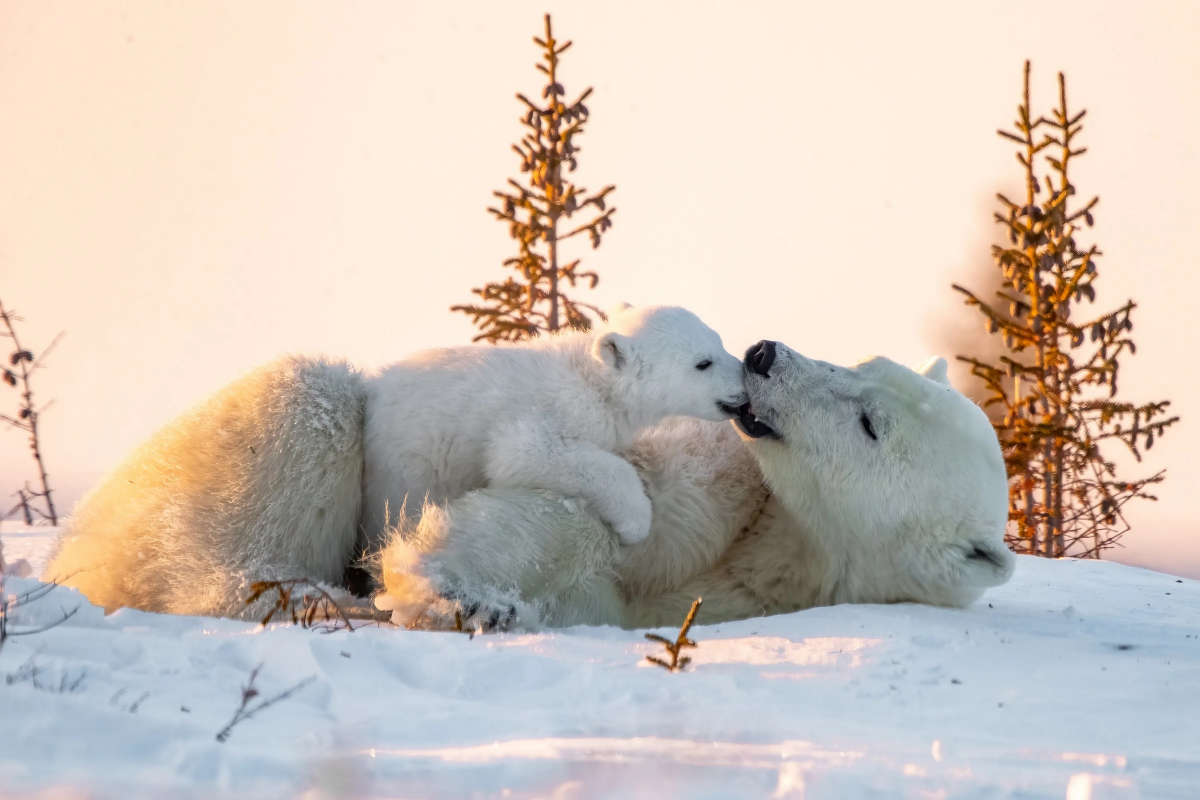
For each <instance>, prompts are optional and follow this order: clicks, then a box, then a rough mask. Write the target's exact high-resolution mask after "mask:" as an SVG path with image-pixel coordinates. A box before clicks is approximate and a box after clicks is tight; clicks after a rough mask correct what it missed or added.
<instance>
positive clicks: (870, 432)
mask: <svg viewBox="0 0 1200 800" xmlns="http://www.w3.org/2000/svg"><path fill="white" fill-rule="evenodd" d="M858 421H859V422H861V423H862V426H863V430H864V431H866V432H867V436H870V437H871V438H872V439H874V440H876V441H878V440H879V437H878V436H876V435H875V428H874V426H872V425H871V418H870V417H868V416H867V412H865V411H864V412H862V415H861V416H860V417H859V418H858Z"/></svg>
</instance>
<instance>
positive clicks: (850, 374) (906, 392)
mask: <svg viewBox="0 0 1200 800" xmlns="http://www.w3.org/2000/svg"><path fill="white" fill-rule="evenodd" d="M744 364H745V373H746V388H747V391H748V393H749V398H750V404H749V406H748V407H747V408H745V409H744V410H743V413H742V414H741V415H740V417H739V419H738V421H737V422H736V426H737V428H738V430H739V432H740V433H741V434H742V437H743V438H744V439H745V440H746V441H747V443H748V446H749V447H750V448H751V450H752V452H753V453H754V455H755V457H756V458H757V460H758V462H759V464H760V465H761V466H762V469H763V472H764V474H765V476H766V478H767V481H768V482H769V484H770V485H771V487H772V489H773V490H774V492H775V494H776V496H777V497H778V498H779V500H780V502H782V503H783V504H784V506H785V507H786V508H787V509H788V511H789V512H790V513H791V514H792V515H793V516H795V518H796V519H797V520H798V521H801V522H803V523H804V524H805V525H806V527H807V528H808V529H809V530H810V531H814V532H816V533H817V534H818V535H820V536H821V537H822V539H824V540H825V541H826V544H828V545H829V547H830V549H831V552H834V553H836V554H838V557H840V558H842V559H846V560H854V561H857V562H862V561H869V562H874V563H872V564H871V565H870V568H869V569H865V570H853V571H852V572H853V573H854V574H859V575H878V576H879V577H880V578H881V579H882V578H884V577H885V575H886V577H887V579H886V580H880V584H879V585H880V586H881V587H888V588H887V589H886V590H881V591H882V592H885V596H879V597H871V595H870V591H869V588H866V589H865V596H866V597H869V598H870V599H872V600H874V601H876V602H895V601H906V600H907V601H917V602H926V603H933V604H937V605H949V606H963V605H967V604H968V603H970V602H972V601H974V600H975V599H977V598H978V597H979V596H980V595H981V594H982V593H983V591H984V590H985V589H987V588H989V587H992V586H997V585H999V584H1002V583H1004V582H1005V581H1007V580H1008V579H1009V577H1010V576H1011V575H1012V571H1013V566H1014V563H1015V558H1014V557H1013V555H1012V553H1011V552H1010V551H1009V550H1008V548H1007V547H1006V546H1005V544H1004V529H1005V525H1006V523H1007V520H1008V478H1007V474H1006V472H1005V467H1004V459H1003V456H1002V455H1001V452H1000V445H999V442H998V441H997V439H996V434H995V432H994V430H993V429H992V426H991V423H990V422H989V421H988V418H987V416H986V415H985V414H984V413H983V411H982V410H981V409H980V408H979V407H978V406H977V405H975V403H973V402H972V401H970V400H969V399H967V398H966V397H965V396H963V395H962V394H961V393H959V392H958V391H956V390H955V389H954V388H952V387H951V386H950V384H949V381H948V380H947V377H946V362H945V360H944V359H940V358H938V359H933V360H931V361H930V362H928V363H927V364H926V365H925V366H924V367H923V368H921V370H920V371H914V370H911V369H908V368H907V367H903V366H901V365H899V364H896V363H895V362H893V361H889V360H888V359H886V358H872V359H870V360H867V361H864V362H862V363H861V364H859V365H857V366H856V367H853V368H845V367H839V366H835V365H833V364H827V363H825V362H822V361H814V360H811V359H808V358H805V357H804V356H802V355H800V354H799V353H796V352H794V351H793V350H791V349H789V348H788V347H786V346H784V345H783V344H780V343H778V342H769V341H762V342H759V343H758V344H757V345H754V346H753V347H751V348H750V350H749V351H747V353H746V358H745V362H744ZM855 588H856V590H857V591H858V596H860V597H861V596H864V587H855Z"/></svg>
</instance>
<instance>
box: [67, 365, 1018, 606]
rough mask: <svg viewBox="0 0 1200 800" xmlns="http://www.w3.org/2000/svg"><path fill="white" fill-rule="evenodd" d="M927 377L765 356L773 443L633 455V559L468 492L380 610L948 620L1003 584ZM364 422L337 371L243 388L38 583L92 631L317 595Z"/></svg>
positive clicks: (975, 414) (765, 415)
mask: <svg viewBox="0 0 1200 800" xmlns="http://www.w3.org/2000/svg"><path fill="white" fill-rule="evenodd" d="M943 365H944V362H943V364H939V362H937V361H935V362H933V363H932V364H931V365H929V367H927V369H926V372H927V374H928V376H929V377H928V378H926V377H922V376H920V375H918V374H917V373H914V372H912V371H910V370H907V369H905V368H903V367H900V366H898V365H896V364H893V363H891V362H889V361H887V360H886V359H875V360H872V361H869V362H866V363H864V364H862V365H859V366H858V367H855V368H853V369H844V368H841V367H835V366H832V365H829V364H822V363H820V362H816V361H810V360H808V359H805V358H803V357H802V356H800V355H799V354H796V353H793V352H791V351H790V350H788V349H787V348H785V347H783V346H782V345H780V346H778V347H777V354H776V359H775V364H774V365H772V367H771V370H770V373H769V377H767V378H762V377H760V376H756V375H750V376H749V379H748V383H747V388H748V391H749V396H750V400H751V402H752V404H753V407H754V409H755V411H756V412H757V413H758V415H759V418H760V419H762V420H764V421H766V422H767V423H769V424H770V425H772V426H773V427H774V428H775V430H776V431H777V432H778V433H779V435H780V437H781V438H780V439H777V440H776V439H755V440H749V441H747V442H745V443H743V441H741V439H739V435H738V433H737V432H736V431H735V429H734V428H733V427H732V426H730V425H728V424H717V423H709V422H701V421H697V420H667V421H666V422H664V423H663V424H662V425H660V426H658V427H656V428H653V429H651V430H649V431H647V432H646V433H645V434H643V435H642V436H641V437H640V438H639V439H638V440H637V441H636V442H635V443H634V445H633V447H632V448H631V451H630V452H629V454H628V458H629V461H630V463H631V464H633V465H634V466H635V468H636V470H637V474H638V475H639V476H640V480H641V481H644V484H645V487H646V492H647V493H648V496H649V497H650V499H651V501H652V506H653V524H652V526H653V533H652V535H651V536H650V537H649V538H648V539H646V540H645V541H643V542H641V543H640V544H638V545H634V546H627V547H619V546H617V544H616V540H615V538H614V537H613V536H612V535H611V533H610V532H609V531H608V529H607V528H606V527H605V526H604V525H603V523H602V522H601V521H600V519H599V517H598V516H597V515H596V514H595V513H593V511H592V510H591V509H590V508H589V507H588V505H587V504H586V503H585V502H584V501H581V500H578V499H572V498H570V497H564V496H562V495H561V494H559V493H555V492H550V491H545V490H528V489H488V490H483V491H474V492H469V493H467V494H466V495H465V496H463V497H462V498H460V499H459V500H457V501H454V502H452V503H449V505H447V506H445V507H431V510H430V512H429V513H427V514H426V515H424V516H423V517H422V518H421V519H420V521H419V524H412V523H406V525H407V527H409V528H415V529H414V530H410V531H409V532H408V533H407V534H406V535H405V536H400V537H398V538H397V539H396V540H395V541H394V542H393V544H392V545H391V546H390V547H388V548H387V549H386V550H385V551H384V552H383V553H382V554H381V557H380V558H379V559H378V563H379V565H380V567H381V569H380V573H381V574H382V576H383V579H384V581H385V584H386V589H387V591H386V593H385V594H384V595H383V596H382V597H381V598H380V599H379V602H380V605H381V606H385V607H388V608H392V609H393V612H394V613H395V614H396V615H397V617H398V618H400V619H401V620H402V621H413V620H416V621H418V624H429V625H431V626H433V627H438V626H444V625H446V624H452V623H453V620H454V611H456V610H457V611H461V610H463V604H462V598H474V601H477V602H478V603H479V604H480V605H481V608H486V609H490V611H489V614H488V616H484V615H483V611H479V612H477V615H478V617H480V618H481V619H482V620H483V621H484V622H486V621H488V619H489V618H490V616H491V615H492V614H495V613H496V612H497V610H499V612H501V613H506V612H505V609H506V608H511V609H516V612H517V613H518V615H520V616H522V617H523V618H524V619H525V620H526V621H528V622H536V621H538V620H540V621H542V622H544V623H546V624H551V625H559V624H577V623H594V624H600V623H607V624H624V625H637V626H640V625H651V624H653V625H658V624H678V622H679V620H680V619H682V616H683V614H684V612H685V611H686V608H687V606H688V605H689V604H690V603H691V601H692V600H693V599H694V598H695V597H696V596H697V595H703V596H704V598H705V605H704V611H702V614H703V619H705V620H707V621H716V620H720V619H731V618H735V617H746V616H752V615H757V614H766V613H776V612H781V611H789V610H794V609H799V608H806V607H809V606H813V605H821V604H827V603H836V602H896V601H917V602H926V603H937V604H944V605H963V604H966V603H969V602H971V601H972V600H973V599H975V598H977V597H978V596H979V595H980V594H981V593H982V592H983V591H984V589H986V588H987V587H989V586H994V585H997V584H1000V583H1003V582H1004V581H1005V580H1007V578H1008V576H1009V575H1010V573H1011V570H1012V564H1013V558H1012V556H1011V555H1010V554H1009V553H1008V551H1007V550H1006V549H1005V547H1004V544H1003V539H1002V536H1003V529H1004V523H1005V516H1006V505H1007V501H1006V497H1007V493H1006V481H1005V477H1004V466H1003V462H1002V459H1001V456H1000V451H999V446H998V444H997V442H996V440H995V435H994V434H993V433H992V431H991V428H990V426H989V425H988V422H987V420H986V418H985V417H984V415H983V413H982V412H981V411H980V410H979V409H978V408H976V407H975V406H974V405H973V404H971V403H970V402H969V401H967V400H966V398H964V397H963V396H962V395H960V394H958V393H957V392H955V391H953V390H952V389H950V388H949V386H948V385H946V383H945V376H944V366H943ZM368 402H369V401H368V399H367V390H366V387H365V385H364V382H363V379H362V378H361V376H359V375H358V373H356V372H354V371H353V370H351V369H350V368H349V367H347V366H346V365H345V364H341V363H331V362H326V361H320V360H313V359H304V358H288V359H283V360H281V361H279V362H277V363H275V364H273V365H270V366H269V367H264V368H262V369H260V370H256V371H255V372H253V373H251V374H250V375H248V376H246V377H244V378H242V379H240V380H238V381H237V382H235V383H233V384H232V385H230V386H229V387H227V388H226V389H224V390H222V391H221V392H219V393H218V394H217V395H215V396H214V397H213V398H212V399H210V400H208V401H206V402H205V403H203V404H201V405H200V406H198V407H197V408H196V409H194V410H193V411H191V412H189V413H188V414H185V415H184V416H182V417H181V418H180V419H178V420H176V421H175V422H173V423H172V424H170V425H169V426H167V427H166V428H165V429H163V430H162V431H160V432H159V433H158V434H156V435H155V436H154V437H153V438H151V440H150V441H149V442H147V443H146V444H145V445H143V446H142V447H141V448H139V449H138V450H137V451H135V452H134V453H133V454H132V455H131V457H130V458H129V459H128V460H127V461H126V462H125V463H124V464H122V465H121V466H120V467H118V469H117V470H116V471H115V472H114V473H113V474H112V475H110V476H109V477H108V478H107V479H106V480H105V481H104V482H102V483H101V484H100V485H99V486H98V487H97V488H96V489H95V490H94V491H93V492H92V493H91V494H89V496H88V497H87V498H85V499H84V501H83V502H82V503H81V504H80V506H78V507H77V509H76V510H75V512H74V513H73V514H72V516H71V517H70V519H69V520H68V521H67V523H66V527H65V530H64V532H63V535H62V538H61V539H60V542H59V548H58V552H57V554H56V557H55V558H54V560H53V561H52V563H51V564H50V566H49V567H48V568H47V570H46V572H45V574H44V575H43V578H45V579H54V578H58V579H62V580H65V582H66V583H68V584H70V585H73V586H77V587H79V588H80V589H81V590H82V591H83V592H84V593H85V594H86V595H87V596H88V597H89V598H90V599H91V600H93V602H96V603H98V604H99V605H102V606H105V607H108V608H115V607H118V606H132V607H136V608H143V609H147V610H153V611H166V612H172V613H180V614H206V615H225V616H235V617H237V616H240V617H246V618H250V619H255V618H261V616H262V612H263V609H262V608H261V607H256V606H250V607H247V606H246V605H245V602H244V600H245V597H246V596H247V594H248V583H249V582H251V581H254V580H270V579H282V578H292V577H307V578H310V579H313V580H317V581H323V582H326V583H336V582H337V581H338V579H339V578H340V576H341V573H342V569H343V567H344V565H345V564H346V562H347V561H348V560H349V559H350V558H351V557H352V556H353V555H354V553H353V546H354V540H355V535H356V529H357V519H358V516H359V498H360V497H361V490H362V471H363V418H364V413H365V410H364V407H365V406H366V404H367V403H368ZM863 410H867V411H869V412H870V415H871V417H870V418H871V421H872V425H873V427H874V429H875V431H876V434H877V436H878V439H877V440H872V439H870V438H869V437H868V436H867V435H866V433H865V431H864V429H863V427H862V424H861V421H860V415H861V413H862V411H863ZM764 480H765V483H766V484H769V487H770V488H769V490H768V489H767V488H766V487H765V486H764ZM471 605H474V603H472V604H471ZM469 607H470V606H468V608H469ZM418 617H420V620H418V619H417V618H418ZM475 622H479V619H476V620H475ZM467 624H473V623H472V621H471V620H468V621H467Z"/></svg>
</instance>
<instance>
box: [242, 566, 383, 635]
mask: <svg viewBox="0 0 1200 800" xmlns="http://www.w3.org/2000/svg"><path fill="white" fill-rule="evenodd" d="M296 589H303V591H304V593H303V594H302V595H301V596H300V600H299V603H298V604H297V601H296V600H295V599H294V598H293V597H292V592H294V591H295V590H296ZM272 591H273V592H275V593H276V599H275V605H273V606H272V607H271V609H270V611H268V612H267V615H266V616H265V617H263V619H262V624H263V625H266V624H267V623H269V622H270V621H271V620H272V619H274V618H275V615H276V614H278V613H280V612H281V611H282V612H286V613H288V614H290V615H291V618H292V624H293V625H295V624H297V623H299V624H300V625H302V626H303V627H305V628H317V629H318V630H320V631H322V632H324V633H329V632H331V631H336V630H342V629H345V630H348V631H353V630H354V624H353V623H352V622H351V620H358V621H360V622H367V623H376V624H378V623H385V622H388V621H389V620H390V619H391V615H390V614H389V612H386V611H378V610H376V609H374V608H369V607H365V606H364V607H358V606H355V607H351V608H345V607H343V606H341V605H340V604H338V602H337V600H335V599H334V598H333V596H332V595H330V594H329V592H327V591H325V590H324V589H322V588H321V587H320V586H319V585H318V584H317V583H316V582H315V581H313V580H310V579H309V578H288V579H287V580H282V581H255V582H254V583H252V584H250V596H249V597H247V598H246V605H250V604H251V603H253V602H254V601H256V600H258V599H259V598H260V597H262V596H263V595H264V594H266V593H268V592H272ZM297 605H299V608H297Z"/></svg>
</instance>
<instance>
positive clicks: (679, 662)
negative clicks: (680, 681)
mask: <svg viewBox="0 0 1200 800" xmlns="http://www.w3.org/2000/svg"><path fill="white" fill-rule="evenodd" d="M703 602H704V598H702V597H697V598H696V600H695V602H693V603H692V608H691V610H690V611H688V615H687V619H685V620H684V621H683V625H682V626H681V627H680V628H679V635H678V636H676V637H675V641H671V640H670V639H668V638H666V637H665V636H659V635H658V634H656V633H647V634H646V638H647V639H649V640H650V641H652V642H658V643H659V644H661V645H662V646H663V647H664V648H666V651H667V654H668V655H670V656H671V660H670V661H667V660H666V659H665V658H659V657H658V656H646V660H647V661H649V662H650V663H651V664H657V665H658V666H660V667H662V668H663V669H665V670H667V671H668V672H679V671H680V670H682V669H684V668H685V667H687V665H688V664H690V663H692V659H691V658H690V657H689V656H683V657H680V655H679V653H680V651H682V650H683V649H684V648H685V647H696V646H697V645H696V642H695V641H693V640H692V639H689V638H688V631H690V630H691V628H692V623H693V622H694V621H695V620H696V612H697V611H699V610H700V604H701V603H703Z"/></svg>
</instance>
